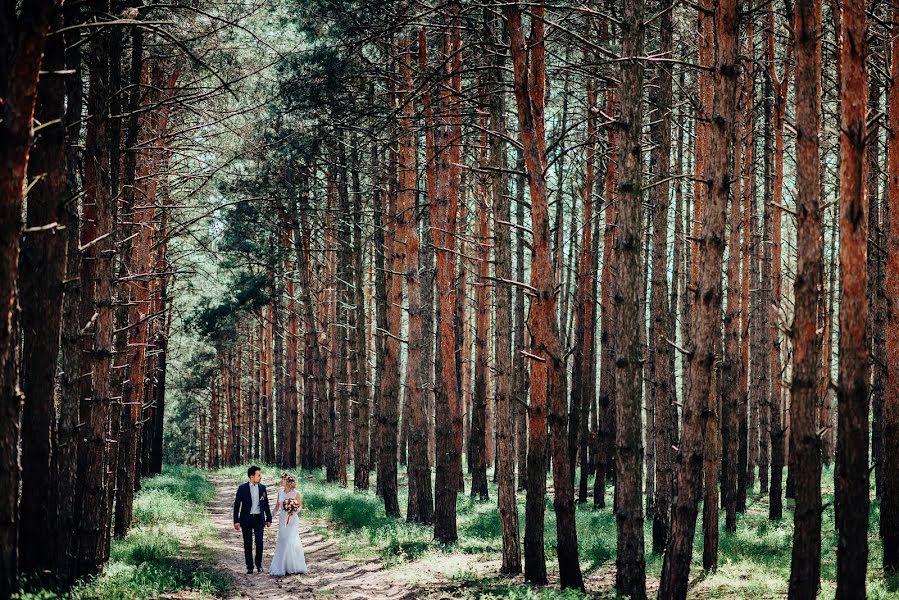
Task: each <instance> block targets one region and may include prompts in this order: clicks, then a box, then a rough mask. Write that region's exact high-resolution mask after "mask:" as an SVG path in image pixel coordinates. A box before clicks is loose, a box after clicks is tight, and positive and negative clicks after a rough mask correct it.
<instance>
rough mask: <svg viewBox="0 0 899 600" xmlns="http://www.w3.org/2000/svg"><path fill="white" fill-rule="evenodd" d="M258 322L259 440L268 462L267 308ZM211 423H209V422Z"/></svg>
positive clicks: (259, 316) (263, 455) (263, 309)
mask: <svg viewBox="0 0 899 600" xmlns="http://www.w3.org/2000/svg"><path fill="white" fill-rule="evenodd" d="M256 318H257V320H258V321H259V324H258V327H257V332H258V336H259V421H260V422H259V428H260V430H261V434H260V437H261V438H262V439H261V452H262V459H263V461H265V460H268V457H269V453H270V448H269V439H268V435H267V428H266V423H267V415H268V401H267V400H266V394H267V393H268V385H267V382H268V375H267V373H268V368H269V363H268V345H269V343H270V340H269V339H268V336H267V335H266V334H267V332H268V322H267V319H268V308H267V307H263V308H260V309H259V313H258V315H257V316H256ZM210 422H211V421H210Z"/></svg>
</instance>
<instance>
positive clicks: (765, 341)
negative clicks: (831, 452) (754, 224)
mask: <svg viewBox="0 0 899 600" xmlns="http://www.w3.org/2000/svg"><path fill="white" fill-rule="evenodd" d="M773 97H774V92H773V86H772V84H771V78H770V77H766V78H765V100H764V112H765V117H764V122H765V139H764V156H763V161H764V171H765V172H764V177H763V179H764V185H765V189H764V193H763V195H762V208H761V216H762V220H761V223H760V229H761V236H760V237H759V238H758V242H757V244H756V248H757V250H756V258H757V262H758V265H759V267H758V271H759V279H758V281H759V286H758V287H757V288H756V289H758V293H757V294H756V296H757V298H756V311H757V312H755V313H754V314H755V315H756V317H757V320H758V327H757V336H758V343H757V348H756V350H757V354H756V360H755V361H754V362H753V370H754V371H757V372H758V377H757V378H756V381H757V388H758V392H757V394H756V403H757V404H758V415H759V417H758V424H759V456H758V471H759V492H760V493H762V494H767V493H768V481H769V480H768V476H769V471H768V467H769V466H770V457H771V437H770V430H771V427H770V421H771V402H770V391H771V377H773V376H774V374H773V373H772V372H771V343H770V339H771V331H770V328H769V323H770V321H771V313H772V311H771V310H770V304H771V227H772V210H773V206H772V204H773V202H774V128H773V122H772V114H773ZM778 376H779V374H778Z"/></svg>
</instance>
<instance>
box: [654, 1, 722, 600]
mask: <svg viewBox="0 0 899 600" xmlns="http://www.w3.org/2000/svg"><path fill="white" fill-rule="evenodd" d="M714 19H715V21H714V31H715V38H716V56H715V63H716V65H715V71H714V72H715V74H716V76H715V94H714V104H713V112H712V114H713V117H714V118H713V119H712V126H711V130H710V145H709V164H708V167H709V168H708V171H707V175H708V177H707V181H708V184H709V186H708V187H709V189H708V204H707V206H706V210H705V211H704V212H703V225H702V235H701V237H700V239H699V240H698V244H699V246H698V256H697V260H698V262H699V264H701V265H702V269H701V270H700V271H699V273H698V277H699V278H698V280H695V288H694V289H695V291H694V292H693V302H692V308H691V314H690V320H691V327H690V329H691V331H692V332H693V333H692V335H691V339H690V349H691V352H690V355H689V357H688V364H687V372H686V377H687V382H688V384H687V385H688V394H687V397H686V398H685V401H684V419H683V423H684V425H683V436H682V439H681V441H680V446H679V448H680V453H681V456H680V464H679V467H678V471H677V499H676V500H675V504H674V510H673V514H672V522H671V539H670V540H669V546H668V550H667V552H666V554H665V561H664V564H663V567H662V580H661V587H660V589H659V597H662V598H674V599H676V600H682V599H683V598H685V597H686V595H687V586H688V583H689V573H690V562H691V556H692V549H693V534H694V531H695V527H696V516H697V511H698V506H697V503H698V502H697V501H698V494H697V491H698V490H697V487H698V486H697V484H698V483H699V480H700V476H701V470H702V462H703V456H704V448H703V433H704V430H705V421H706V419H707V412H706V408H707V403H708V401H709V394H710V388H711V385H710V384H711V381H712V371H713V369H714V360H715V353H716V351H717V349H718V345H719V343H720V342H719V340H720V336H719V334H718V332H719V329H718V322H719V320H720V318H721V286H722V281H721V280H722V278H721V272H722V271H721V268H722V259H723V253H724V234H725V215H726V211H727V202H728V198H729V196H730V191H731V189H730V188H731V185H732V176H733V173H732V168H733V164H732V156H733V145H734V138H733V129H732V128H733V123H734V118H735V114H734V113H735V103H736V97H735V95H736V88H737V76H738V67H737V64H736V45H737V42H738V32H739V28H738V20H737V6H736V1H735V0H722V1H721V2H719V3H718V4H717V5H716V6H715V12H714ZM715 483H716V482H715V481H712V482H710V484H711V485H715Z"/></svg>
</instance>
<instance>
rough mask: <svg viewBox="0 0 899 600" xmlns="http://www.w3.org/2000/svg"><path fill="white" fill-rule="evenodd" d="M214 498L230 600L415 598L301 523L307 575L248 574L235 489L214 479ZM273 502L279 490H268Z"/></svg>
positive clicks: (270, 535)
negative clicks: (235, 513) (235, 510)
mask: <svg viewBox="0 0 899 600" xmlns="http://www.w3.org/2000/svg"><path fill="white" fill-rule="evenodd" d="M213 483H215V489H216V493H215V498H214V499H213V501H212V502H210V503H209V505H208V506H207V510H208V511H209V516H210V518H211V519H212V523H213V525H214V526H215V531H216V538H217V539H216V540H215V544H213V546H214V548H215V550H216V551H217V555H218V560H217V564H216V566H217V567H218V568H219V569H221V570H222V571H224V572H225V573H228V574H229V575H230V576H231V577H232V579H233V581H234V587H233V589H232V590H231V592H230V594H229V595H228V598H229V599H232V598H260V599H265V600H282V599H283V600H286V599H288V598H337V599H340V600H344V599H346V600H363V599H366V600H368V599H372V600H412V599H414V598H415V597H416V596H415V594H414V593H413V592H412V590H411V589H409V588H408V587H406V586H405V585H404V584H403V583H401V582H398V581H396V580H394V579H393V578H392V577H391V576H390V574H389V573H388V572H387V571H385V570H384V568H383V567H382V566H381V563H380V562H379V561H369V562H356V561H350V560H346V559H343V558H341V557H340V555H339V554H338V552H337V548H336V547H335V546H334V544H333V543H332V542H329V541H328V540H326V539H324V538H322V537H321V536H320V535H319V534H317V533H315V532H314V531H312V530H311V529H310V525H311V523H309V522H308V521H305V520H304V521H302V522H301V523H300V538H301V539H302V540H303V547H304V549H305V551H306V564H307V565H308V567H309V573H308V574H306V575H288V576H287V577H278V578H276V577H272V576H271V575H269V574H268V573H267V572H265V573H257V574H254V575H247V573H246V566H245V565H244V560H243V542H242V538H241V534H240V533H239V532H237V531H234V525H233V521H232V507H233V505H234V493H235V490H236V489H237V486H236V485H235V484H234V482H232V481H229V480H227V479H214V480H213ZM269 489H270V490H271V492H270V493H269V496H270V497H271V498H276V497H277V488H275V487H274V486H272V487H270V488H269ZM277 535H278V524H277V521H276V522H275V523H274V524H273V525H272V526H271V527H270V528H268V529H266V530H265V544H264V549H265V555H264V558H263V561H262V566H263V568H265V569H267V568H268V565H269V563H270V562H271V559H272V554H274V551H275V540H276V538H277Z"/></svg>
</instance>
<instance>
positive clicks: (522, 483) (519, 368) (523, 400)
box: [512, 153, 531, 491]
mask: <svg viewBox="0 0 899 600" xmlns="http://www.w3.org/2000/svg"><path fill="white" fill-rule="evenodd" d="M515 170H516V172H518V173H519V175H518V179H517V182H516V184H515V224H516V228H515V278H516V281H518V282H524V280H525V268H524V246H525V240H524V229H523V227H524V189H525V187H526V185H527V184H526V182H525V172H524V156H522V155H521V154H520V153H519V155H518V160H517V162H516V164H515ZM525 296H526V292H525V288H524V287H522V286H520V285H517V286H515V334H514V336H513V337H514V344H515V347H514V353H513V355H512V370H513V375H512V400H513V402H512V405H513V413H514V415H515V441H516V444H517V445H516V448H515V451H516V455H515V462H516V463H518V481H517V483H516V489H517V490H518V491H524V490H525V489H526V488H527V456H528V389H530V387H531V384H530V378H529V376H528V368H527V364H528V361H527V357H526V356H525V354H524V353H525V348H527V344H528V343H529V341H528V337H527V327H526V324H525Z"/></svg>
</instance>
